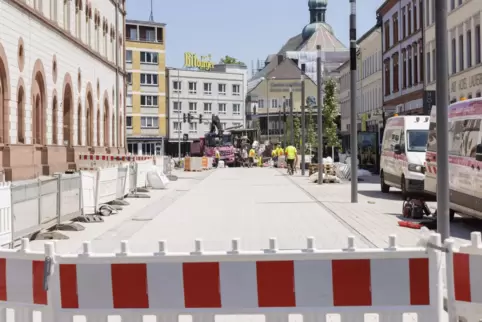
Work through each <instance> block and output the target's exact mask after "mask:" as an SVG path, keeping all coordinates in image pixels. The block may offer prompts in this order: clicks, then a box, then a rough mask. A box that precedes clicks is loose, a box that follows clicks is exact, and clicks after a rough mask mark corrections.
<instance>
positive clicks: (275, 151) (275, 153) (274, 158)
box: [271, 147, 278, 166]
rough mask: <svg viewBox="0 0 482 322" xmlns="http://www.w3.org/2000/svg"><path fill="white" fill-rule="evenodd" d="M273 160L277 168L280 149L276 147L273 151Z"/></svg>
mask: <svg viewBox="0 0 482 322" xmlns="http://www.w3.org/2000/svg"><path fill="white" fill-rule="evenodd" d="M271 160H273V164H274V166H277V163H278V148H277V147H274V148H273V150H272V151H271Z"/></svg>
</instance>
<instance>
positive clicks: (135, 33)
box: [126, 24, 164, 44]
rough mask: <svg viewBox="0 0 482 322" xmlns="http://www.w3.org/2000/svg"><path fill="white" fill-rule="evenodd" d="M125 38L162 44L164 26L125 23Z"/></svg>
mask: <svg viewBox="0 0 482 322" xmlns="http://www.w3.org/2000/svg"><path fill="white" fill-rule="evenodd" d="M126 31H127V33H126V40H127V41H137V42H147V43H157V44H164V28H162V27H154V26H142V25H129V24H128V25H126Z"/></svg>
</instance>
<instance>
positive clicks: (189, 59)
mask: <svg viewBox="0 0 482 322" xmlns="http://www.w3.org/2000/svg"><path fill="white" fill-rule="evenodd" d="M184 67H187V68H198V69H200V70H206V71H208V70H211V69H213V68H214V63H213V62H212V61H211V55H207V56H201V58H198V56H197V55H196V54H194V53H184Z"/></svg>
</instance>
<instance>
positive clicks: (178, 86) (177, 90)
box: [172, 81, 182, 93]
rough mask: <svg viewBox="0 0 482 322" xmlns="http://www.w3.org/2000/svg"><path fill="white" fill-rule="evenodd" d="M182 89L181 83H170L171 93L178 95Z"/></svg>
mask: <svg viewBox="0 0 482 322" xmlns="http://www.w3.org/2000/svg"><path fill="white" fill-rule="evenodd" d="M181 89H182V84H181V81H173V82H172V91H173V92H174V93H180V92H181Z"/></svg>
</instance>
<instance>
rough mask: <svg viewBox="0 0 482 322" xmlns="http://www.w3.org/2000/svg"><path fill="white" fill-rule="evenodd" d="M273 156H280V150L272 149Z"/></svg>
mask: <svg viewBox="0 0 482 322" xmlns="http://www.w3.org/2000/svg"><path fill="white" fill-rule="evenodd" d="M271 156H272V157H277V156H278V151H277V150H276V149H274V150H273V151H271Z"/></svg>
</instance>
